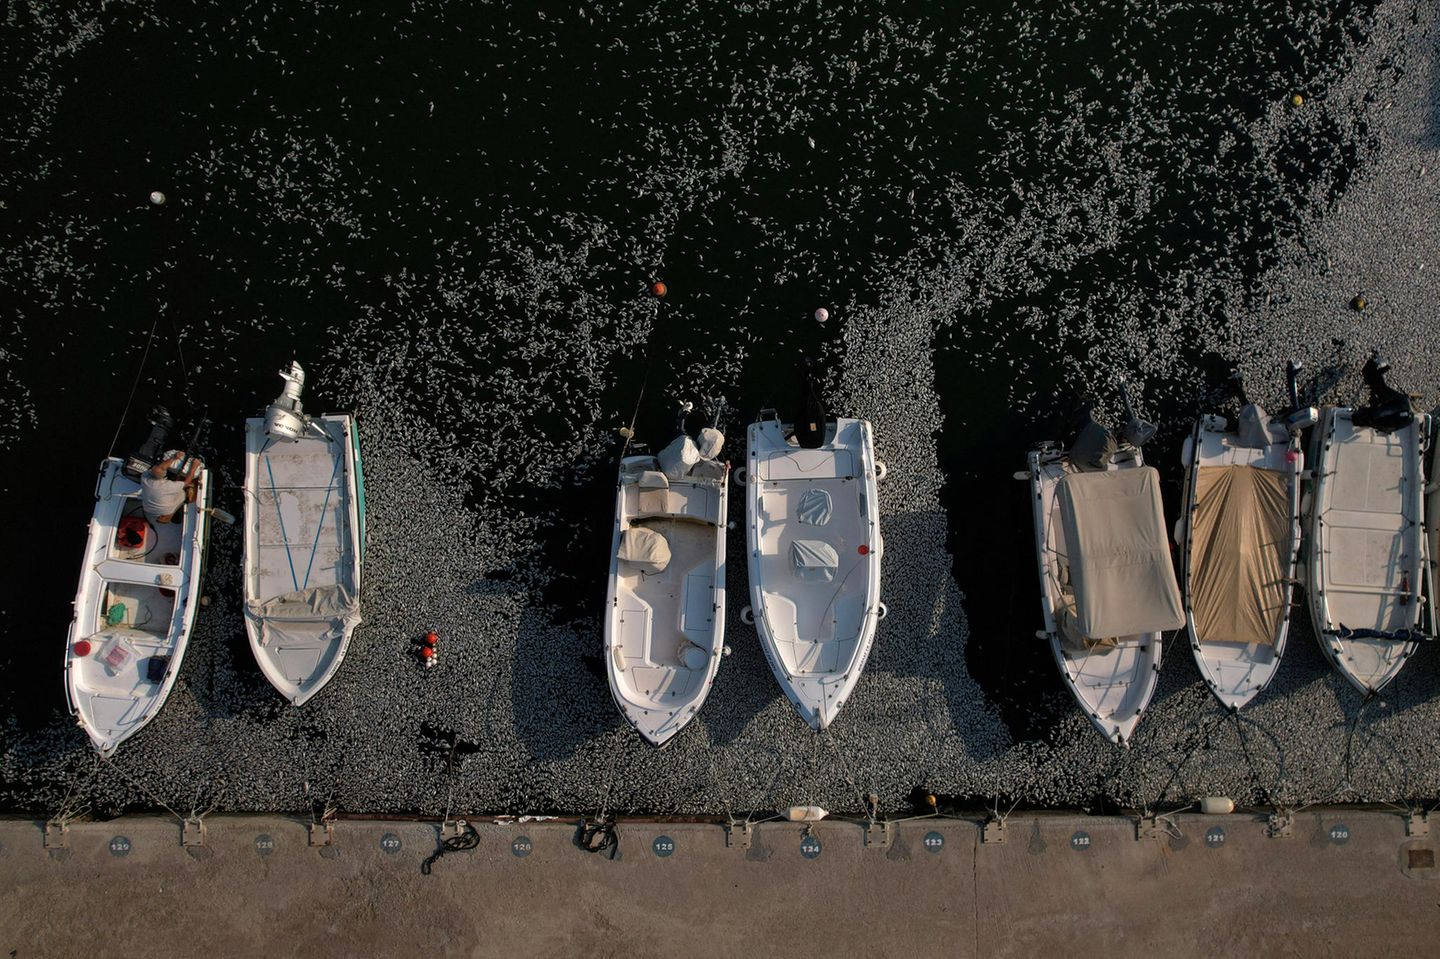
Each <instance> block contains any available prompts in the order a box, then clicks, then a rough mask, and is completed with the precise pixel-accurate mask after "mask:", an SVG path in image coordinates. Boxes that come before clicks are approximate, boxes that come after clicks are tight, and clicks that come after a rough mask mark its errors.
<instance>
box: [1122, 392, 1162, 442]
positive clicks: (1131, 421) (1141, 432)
mask: <svg viewBox="0 0 1440 959" xmlns="http://www.w3.org/2000/svg"><path fill="white" fill-rule="evenodd" d="M1120 402H1122V403H1124V404H1125V425H1124V426H1123V427H1121V429H1120V441H1121V442H1122V443H1129V444H1130V445H1131V446H1133V447H1135V448H1136V449H1139V448H1140V447H1142V446H1144V445H1145V444H1146V443H1148V442H1150V438H1151V437H1152V436H1154V435H1155V432H1156V430H1157V429H1158V427H1156V425H1155V424H1154V423H1147V422H1145V421H1144V420H1142V419H1141V418H1140V417H1138V416H1136V415H1135V407H1134V406H1131V405H1130V390H1129V389H1128V388H1127V387H1126V385H1125V381H1124V380H1121V381H1120Z"/></svg>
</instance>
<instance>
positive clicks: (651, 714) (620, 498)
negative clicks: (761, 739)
mask: <svg viewBox="0 0 1440 959" xmlns="http://www.w3.org/2000/svg"><path fill="white" fill-rule="evenodd" d="M713 469H714V470H716V471H717V475H715V476H713V477H709V478H704V479H701V478H693V479H689V478H687V479H668V480H667V484H668V485H667V486H665V487H664V488H658V487H656V488H649V489H644V490H642V489H641V488H640V483H641V478H640V477H641V474H642V473H646V474H648V475H649V476H654V475H655V474H657V473H658V472H659V464H658V463H657V462H656V460H655V458H654V457H651V456H631V457H626V458H625V459H624V460H623V461H622V462H621V466H620V475H619V482H618V483H617V484H616V493H615V522H614V528H613V536H612V541H611V550H610V573H609V584H608V590H607V594H606V604H605V608H606V616H605V646H604V649H605V665H606V673H607V676H608V680H609V685H610V694H611V696H612V697H613V698H614V700H615V706H616V708H617V709H619V710H620V713H621V715H623V716H624V717H625V720H626V721H627V722H628V723H630V725H631V726H633V727H634V728H635V730H636V732H638V733H639V734H640V735H641V736H642V737H644V738H645V740H646V741H647V742H649V743H651V744H652V745H655V746H664V745H665V744H666V743H668V742H669V741H670V740H671V739H672V738H674V736H675V735H676V734H677V733H679V732H680V731H681V730H682V729H684V728H685V726H686V725H687V724H688V723H689V722H690V721H691V720H692V719H694V718H695V717H696V715H698V714H699V712H700V708H701V707H702V706H703V705H704V703H705V699H706V697H707V696H709V694H710V689H711V688H712V687H713V685H714V683H715V675H716V673H717V672H718V670H719V668H720V659H721V657H722V656H723V655H724V652H725V532H726V516H727V514H728V510H729V488H728V480H729V467H728V466H725V465H723V464H718V463H717V464H714V467H713ZM631 529H637V530H642V529H643V530H644V531H645V532H646V533H647V534H653V536H656V537H661V538H663V540H664V542H665V544H666V546H665V549H666V550H667V551H668V559H667V561H666V563H665V567H664V569H661V570H658V571H654V572H642V571H641V569H640V568H639V567H638V566H636V565H634V564H632V563H630V562H629V561H627V560H622V559H621V547H622V542H623V540H624V537H625V535H626V532H627V531H629V530H631Z"/></svg>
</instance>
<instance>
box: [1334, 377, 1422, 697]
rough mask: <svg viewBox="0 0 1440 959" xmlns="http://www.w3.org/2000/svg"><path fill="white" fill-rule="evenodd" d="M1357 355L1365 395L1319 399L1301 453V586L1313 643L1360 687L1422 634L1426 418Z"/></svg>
mask: <svg viewBox="0 0 1440 959" xmlns="http://www.w3.org/2000/svg"><path fill="white" fill-rule="evenodd" d="M1388 369H1389V364H1387V363H1385V362H1384V361H1383V360H1381V359H1380V357H1379V356H1378V355H1372V356H1371V357H1370V359H1369V360H1368V361H1367V362H1366V364H1365V369H1364V374H1363V375H1364V380H1365V383H1366V387H1367V390H1368V394H1369V395H1368V401H1367V403H1366V405H1365V406H1363V407H1359V408H1350V407H1326V408H1325V409H1324V410H1322V411H1321V414H1320V423H1319V425H1318V426H1317V427H1316V428H1315V430H1314V436H1313V439H1312V449H1311V455H1310V462H1311V464H1312V473H1313V480H1312V488H1311V491H1310V496H1309V498H1310V508H1309V513H1308V517H1307V520H1308V527H1309V536H1308V540H1309V543H1308V558H1307V561H1306V587H1307V593H1308V594H1309V601H1310V614H1311V617H1312V618H1313V620H1314V624H1315V633H1316V637H1317V638H1318V640H1319V641H1320V648H1321V649H1322V650H1323V651H1324V653H1325V655H1326V657H1327V658H1328V659H1329V660H1330V662H1331V663H1332V664H1333V665H1334V666H1335V668H1336V669H1337V670H1339V671H1340V674H1341V675H1342V676H1344V677H1345V678H1346V679H1347V680H1349V681H1350V683H1351V684H1352V685H1353V686H1354V687H1355V688H1356V689H1358V690H1359V691H1360V692H1362V693H1365V694H1366V695H1367V696H1369V695H1374V694H1375V693H1378V692H1379V691H1380V690H1381V689H1383V688H1384V687H1385V685H1386V684H1387V683H1389V682H1390V681H1391V680H1392V679H1394V678H1395V676H1396V674H1398V673H1399V672H1400V669H1401V667H1402V666H1404V665H1405V662H1406V660H1408V659H1409V658H1410V656H1411V655H1412V654H1414V652H1415V650H1416V649H1417V648H1418V647H1419V643H1420V642H1421V641H1422V640H1423V639H1425V638H1427V637H1426V635H1425V633H1424V629H1423V626H1424V621H1425V617H1424V616H1423V615H1422V614H1423V606H1424V597H1423V592H1422V584H1423V582H1424V577H1425V575H1426V573H1427V569H1426V560H1425V553H1426V543H1425V529H1424V496H1425V491H1424V474H1423V466H1422V464H1423V457H1424V453H1425V448H1426V444H1427V442H1428V432H1429V431H1428V425H1429V417H1427V416H1425V415H1423V414H1417V413H1416V412H1415V411H1414V410H1413V409H1412V407H1411V403H1410V398H1409V397H1408V396H1407V395H1406V394H1404V393H1402V392H1400V391H1399V390H1396V389H1394V388H1393V387H1391V386H1390V385H1389V384H1387V383H1386V382H1385V374H1386V372H1387V371H1388Z"/></svg>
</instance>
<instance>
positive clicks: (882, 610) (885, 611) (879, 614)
mask: <svg viewBox="0 0 1440 959" xmlns="http://www.w3.org/2000/svg"><path fill="white" fill-rule="evenodd" d="M889 615H890V608H889V607H888V606H886V605H885V604H884V603H876V604H875V619H876V620H881V619H884V618H885V617H886V616H889Z"/></svg>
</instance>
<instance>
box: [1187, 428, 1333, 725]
mask: <svg viewBox="0 0 1440 959" xmlns="http://www.w3.org/2000/svg"><path fill="white" fill-rule="evenodd" d="M1267 428H1268V430H1269V437H1270V444H1269V445H1268V446H1267V447H1265V448H1264V449H1260V448H1258V447H1245V446H1240V445H1238V442H1237V441H1238V439H1239V437H1238V435H1237V434H1236V433H1233V432H1230V431H1227V430H1226V424H1225V420H1224V418H1223V417H1218V416H1204V417H1201V418H1200V419H1198V420H1197V421H1196V423H1195V429H1194V431H1193V432H1192V433H1191V435H1190V438H1189V439H1188V440H1187V441H1186V443H1185V447H1184V451H1183V452H1182V454H1181V461H1182V465H1183V466H1184V467H1185V492H1184V499H1183V501H1182V502H1183V505H1182V509H1183V510H1184V512H1183V515H1182V519H1181V521H1180V524H1179V526H1180V536H1179V537H1178V541H1179V542H1178V545H1179V546H1180V553H1181V562H1182V568H1181V587H1182V589H1183V590H1184V596H1185V625H1186V632H1187V634H1188V637H1189V640H1190V651H1191V652H1192V653H1193V654H1194V657H1195V664H1196V666H1197V667H1198V668H1199V670H1200V675H1201V676H1203V677H1204V678H1205V683H1206V685H1207V686H1209V688H1210V692H1211V693H1213V694H1214V695H1215V698H1216V699H1218V700H1219V701H1220V703H1221V705H1223V706H1224V707H1225V708H1227V709H1231V710H1239V709H1241V708H1242V707H1244V706H1245V705H1246V704H1247V703H1249V702H1250V701H1251V700H1252V699H1254V698H1255V697H1256V696H1257V695H1259V694H1260V692H1261V691H1263V690H1264V689H1265V687H1266V686H1268V685H1269V684H1270V682H1271V680H1273V679H1274V678H1275V674H1276V673H1277V672H1278V671H1279V668H1280V661H1281V658H1282V657H1283V656H1284V655H1285V644H1286V641H1287V639H1288V638H1289V635H1290V623H1291V618H1292V610H1293V603H1294V583H1295V579H1296V575H1297V573H1298V565H1299V559H1300V535H1301V526H1300V487H1301V474H1302V471H1303V470H1304V465H1305V464H1304V456H1303V454H1302V453H1301V451H1300V443H1299V439H1298V437H1294V436H1292V435H1291V434H1290V433H1289V432H1288V431H1286V430H1285V429H1284V428H1283V427H1282V426H1278V425H1271V426H1268V427H1267ZM1227 467H1244V468H1248V469H1263V470H1270V471H1273V472H1274V473H1276V474H1279V475H1281V476H1283V477H1284V485H1285V497H1286V501H1287V502H1288V520H1287V521H1286V523H1285V531H1284V534H1283V536H1284V538H1283V542H1282V543H1281V544H1279V545H1278V548H1277V554H1278V556H1279V557H1280V563H1281V570H1280V578H1281V583H1280V585H1279V587H1278V592H1279V596H1278V597H1276V598H1275V599H1276V602H1277V603H1278V606H1279V609H1278V611H1275V610H1263V611H1256V615H1257V616H1261V615H1263V616H1267V617H1275V618H1277V619H1278V621H1276V622H1275V624H1274V628H1273V630H1272V631H1271V633H1270V643H1269V644H1265V643H1246V642H1231V641H1225V640H1222V639H1219V638H1217V637H1215V636H1206V635H1202V633H1203V629H1202V627H1201V626H1200V625H1198V622H1197V616H1196V612H1195V606H1196V600H1197V599H1201V600H1203V599H1205V597H1200V596H1197V592H1198V591H1199V590H1201V589H1203V588H1205V587H1204V585H1203V584H1202V583H1201V582H1199V581H1197V576H1196V572H1197V570H1196V568H1195V566H1196V563H1197V557H1196V556H1195V549H1196V543H1195V541H1194V540H1195V535H1194V534H1195V515H1196V511H1197V509H1198V500H1197V496H1198V489H1199V485H1200V484H1199V477H1200V470H1201V469H1204V468H1227Z"/></svg>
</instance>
